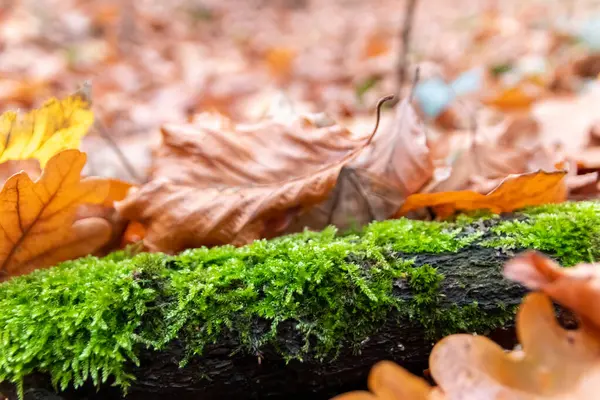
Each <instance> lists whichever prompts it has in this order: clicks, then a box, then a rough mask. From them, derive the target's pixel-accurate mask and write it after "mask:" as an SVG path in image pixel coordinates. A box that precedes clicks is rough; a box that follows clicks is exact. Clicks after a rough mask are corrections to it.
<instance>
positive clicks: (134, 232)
mask: <svg viewBox="0 0 600 400" xmlns="http://www.w3.org/2000/svg"><path fill="white" fill-rule="evenodd" d="M145 236H146V228H145V227H144V225H142V224H140V223H139V222H137V221H131V222H130V223H129V225H127V229H125V233H124V234H123V240H122V241H121V246H122V247H125V246H127V245H129V244H134V243H137V242H139V241H141V240H143V239H144V237H145Z"/></svg>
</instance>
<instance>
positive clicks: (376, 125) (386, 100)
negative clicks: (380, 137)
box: [365, 94, 396, 146]
mask: <svg viewBox="0 0 600 400" xmlns="http://www.w3.org/2000/svg"><path fill="white" fill-rule="evenodd" d="M395 99H396V96H394V95H393V94H388V95H387V96H385V97H382V98H381V99H379V101H378V102H377V119H376V120H375V127H374V128H373V132H371V136H369V140H368V141H367V144H366V145H365V146H368V145H369V144H370V143H371V140H373V137H374V136H375V133H377V129H378V128H379V120H380V119H381V107H382V106H383V104H384V103H386V102H388V101H390V100H395Z"/></svg>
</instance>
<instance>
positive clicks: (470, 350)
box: [429, 293, 600, 400]
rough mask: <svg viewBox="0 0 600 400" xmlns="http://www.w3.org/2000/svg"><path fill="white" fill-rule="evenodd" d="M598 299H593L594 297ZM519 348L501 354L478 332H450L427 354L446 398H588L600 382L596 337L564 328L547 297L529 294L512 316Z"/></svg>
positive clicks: (487, 399) (510, 399) (544, 399)
mask: <svg viewBox="0 0 600 400" xmlns="http://www.w3.org/2000/svg"><path fill="white" fill-rule="evenodd" d="M596 299H597V298H596ZM517 335H518V337H519V339H520V342H521V345H522V351H515V352H511V353H506V352H505V351H504V350H503V349H502V348H501V347H500V346H498V345H497V344H495V343H494V342H492V341H491V340H489V339H487V338H485V337H482V336H473V335H468V334H459V335H452V336H449V337H447V338H445V339H442V340H441V341H440V342H438V343H437V344H436V345H435V347H434V348H433V350H432V352H431V356H430V358H429V363H430V368H431V372H432V376H433V378H434V379H435V381H436V382H437V383H438V385H439V387H440V389H441V390H442V391H443V392H444V394H445V396H446V397H447V398H448V399H458V398H460V399H464V400H551V399H552V400H559V399H561V400H566V399H573V400H574V399H590V400H591V399H593V398H595V393H596V392H595V391H593V389H597V387H598V384H600V374H599V372H600V356H599V354H600V340H599V339H600V338H599V337H598V336H595V335H594V334H591V333H590V332H589V331H587V330H585V329H579V330H575V331H572V330H565V329H563V328H562V327H561V326H560V325H559V324H558V322H557V321H556V317H555V315H554V309H553V307H552V303H551V302H550V300H549V298H548V297H547V296H545V295H544V294H542V293H533V294H530V295H528V296H527V297H526V298H525V300H524V301H523V304H522V305H521V308H520V311H519V314H518V316H517Z"/></svg>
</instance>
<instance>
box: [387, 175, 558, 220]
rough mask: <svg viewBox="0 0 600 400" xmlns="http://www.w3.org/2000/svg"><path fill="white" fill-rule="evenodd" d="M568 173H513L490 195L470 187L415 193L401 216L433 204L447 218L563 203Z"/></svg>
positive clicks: (441, 215) (440, 215) (402, 209)
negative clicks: (465, 212)
mask: <svg viewBox="0 0 600 400" xmlns="http://www.w3.org/2000/svg"><path fill="white" fill-rule="evenodd" d="M565 175H566V172H565V171H555V172H544V171H538V172H532V173H528V174H521V175H509V176H508V177H507V178H506V179H504V180H503V181H502V182H501V183H500V185H498V186H497V187H496V188H495V189H494V190H492V191H491V192H490V193H488V194H487V195H483V194H481V193H477V192H473V191H470V190H465V191H457V192H441V193H418V194H413V195H411V196H409V197H408V198H407V199H406V202H405V203H404V205H403V206H402V208H401V209H400V211H398V213H397V215H405V214H406V213H408V212H409V211H412V210H416V209H419V208H422V207H433V208H434V210H435V212H436V215H438V216H439V217H440V218H446V217H448V216H450V215H452V214H454V213H455V212H456V211H458V210H480V209H488V210H490V211H492V212H495V213H501V212H511V211H514V210H516V209H519V208H523V207H527V206H533V205H540V204H548V203H559V202H562V201H565V199H566V186H565V182H564V179H563V178H564V176H565Z"/></svg>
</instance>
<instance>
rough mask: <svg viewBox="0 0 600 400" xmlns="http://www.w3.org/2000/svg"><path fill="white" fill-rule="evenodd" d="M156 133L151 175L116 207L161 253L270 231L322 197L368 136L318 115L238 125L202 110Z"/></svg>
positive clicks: (237, 240)
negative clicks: (193, 119)
mask: <svg viewBox="0 0 600 400" xmlns="http://www.w3.org/2000/svg"><path fill="white" fill-rule="evenodd" d="M162 134H163V144H162V146H161V147H160V148H159V149H158V151H157V153H156V154H155V164H154V166H153V169H152V177H153V179H152V180H151V181H150V182H149V183H147V184H145V185H142V186H141V187H140V188H139V189H138V190H135V189H132V190H131V191H130V193H129V195H128V196H127V198H126V199H125V200H123V201H122V202H119V203H117V209H118V210H119V212H120V213H121V214H122V215H123V216H124V217H126V218H129V219H132V220H137V221H140V222H142V223H143V224H144V225H145V226H146V227H147V234H146V237H145V244H146V245H147V246H148V247H149V248H150V249H152V250H161V251H169V252H174V251H179V250H183V249H185V248H189V247H197V246H201V245H217V244H226V243H234V244H243V243H247V242H249V241H252V240H254V239H257V238H261V237H269V236H273V235H274V234H277V233H278V232H280V231H282V230H283V229H284V228H285V227H286V226H287V225H288V224H289V222H290V221H291V219H292V218H293V217H294V216H295V215H296V214H298V213H299V212H301V211H302V210H304V209H306V208H310V207H312V206H314V205H316V204H319V203H321V202H323V201H324V200H326V199H327V196H328V195H329V193H330V192H331V191H332V189H333V188H334V186H335V184H336V181H337V179H338V175H339V173H340V170H341V169H342V168H343V167H344V166H345V165H347V164H348V162H350V161H351V160H352V159H354V158H355V156H356V155H357V154H358V152H359V151H360V150H362V149H363V148H364V147H365V146H366V145H367V144H368V143H369V141H370V138H371V136H370V135H365V136H362V137H358V138H357V137H355V136H354V135H352V134H351V133H350V132H349V131H348V130H346V129H344V128H343V127H341V126H339V125H337V124H334V123H333V122H330V121H328V120H327V119H326V118H324V117H323V116H319V115H317V116H313V117H311V118H308V117H298V118H295V119H294V120H292V121H291V122H289V123H282V122H278V121H275V120H266V121H263V122H260V123H257V124H239V125H234V124H233V123H232V122H230V121H229V120H227V119H225V118H223V117H219V116H214V115H204V116H202V117H201V118H200V119H199V120H197V121H196V122H195V123H193V124H189V125H177V126H176V125H167V126H165V127H164V128H163V130H162Z"/></svg>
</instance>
